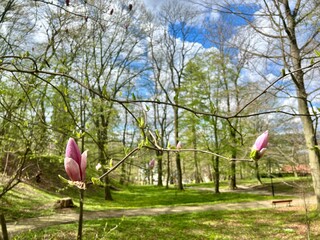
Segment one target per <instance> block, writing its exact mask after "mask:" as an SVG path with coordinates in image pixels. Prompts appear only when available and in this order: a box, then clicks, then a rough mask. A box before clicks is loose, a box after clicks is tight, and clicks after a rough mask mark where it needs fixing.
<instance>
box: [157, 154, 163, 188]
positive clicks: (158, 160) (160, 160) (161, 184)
mask: <svg viewBox="0 0 320 240" xmlns="http://www.w3.org/2000/svg"><path fill="white" fill-rule="evenodd" d="M156 155H157V162H158V186H159V187H162V186H163V183H162V176H163V174H162V173H163V172H162V156H163V152H162V151H156Z"/></svg>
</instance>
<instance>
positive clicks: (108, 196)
mask: <svg viewBox="0 0 320 240" xmlns="http://www.w3.org/2000/svg"><path fill="white" fill-rule="evenodd" d="M104 182H105V184H106V186H105V187H104V199H105V200H108V201H113V198H112V195H111V189H110V180H109V177H108V176H106V177H105V178H104Z"/></svg>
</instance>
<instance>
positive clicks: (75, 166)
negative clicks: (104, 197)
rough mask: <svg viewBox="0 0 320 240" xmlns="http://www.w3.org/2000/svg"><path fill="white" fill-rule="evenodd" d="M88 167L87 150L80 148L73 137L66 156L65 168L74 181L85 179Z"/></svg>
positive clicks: (69, 142)
mask: <svg viewBox="0 0 320 240" xmlns="http://www.w3.org/2000/svg"><path fill="white" fill-rule="evenodd" d="M86 167H87V151H84V152H83V153H82V154H81V153H80V149H79V147H78V145H77V143H76V141H75V140H74V139H73V138H70V139H69V141H68V144H67V148H66V156H65V158H64V168H65V170H66V172H67V174H68V176H69V178H70V179H71V180H72V181H82V182H83V181H84V179H85V175H86Z"/></svg>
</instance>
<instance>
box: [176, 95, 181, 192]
mask: <svg viewBox="0 0 320 240" xmlns="http://www.w3.org/2000/svg"><path fill="white" fill-rule="evenodd" d="M176 96H177V94H176ZM177 98H178V97H177ZM176 102H178V101H177V100H176ZM178 110H179V109H178V108H177V107H174V135H175V141H176V146H177V144H178V142H179V111H178ZM176 167H177V184H178V189H179V190H183V184H182V170H181V159H180V153H179V152H177V153H176Z"/></svg>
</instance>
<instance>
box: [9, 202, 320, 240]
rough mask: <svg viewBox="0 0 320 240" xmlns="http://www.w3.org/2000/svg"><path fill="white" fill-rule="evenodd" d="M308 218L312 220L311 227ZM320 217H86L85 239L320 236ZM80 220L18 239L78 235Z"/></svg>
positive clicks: (256, 213) (267, 212)
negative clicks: (78, 222) (98, 218)
mask: <svg viewBox="0 0 320 240" xmlns="http://www.w3.org/2000/svg"><path fill="white" fill-rule="evenodd" d="M308 221H310V222H311V224H310V225H309V226H310V230H309V231H308V228H309V226H308V224H307V223H308ZM319 226H320V218H319V216H318V215H315V214H311V215H309V218H308V219H306V215H305V214H304V211H303V209H300V210H297V209H295V208H281V209H280V208H279V209H264V210H237V211H210V212H198V213H189V214H170V215H159V216H144V217H139V216H138V217H128V218H126V217H123V218H121V219H120V218H114V219H100V220H91V221H85V223H84V231H83V234H84V238H83V239H88V240H92V239H97V240H98V239H99V240H103V239H115V240H118V239H131V240H135V239H137V240H138V239H148V240H153V239H154V240H161V239H163V240H167V239H177V240H178V239H179V240H181V239H186V240H193V239H199V240H200V239H201V240H203V239H212V240H213V239H215V240H218V239H223V240H227V239H228V240H229V239H230V240H233V239H241V240H246V239H248V240H253V239H264V240H268V239H269V240H277V239H288V240H289V239H290V240H291V239H293V240H295V239H308V238H307V236H308V234H310V239H319V238H320V229H319ZM76 233H77V224H67V225H60V226H54V227H49V228H46V229H41V230H38V231H32V232H28V233H23V234H20V235H17V236H15V238H14V239H16V240H18V239H19V240H22V239H34V240H35V239H39V240H40V239H43V240H44V239H45V240H47V239H56V240H58V239H61V240H67V239H76Z"/></svg>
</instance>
